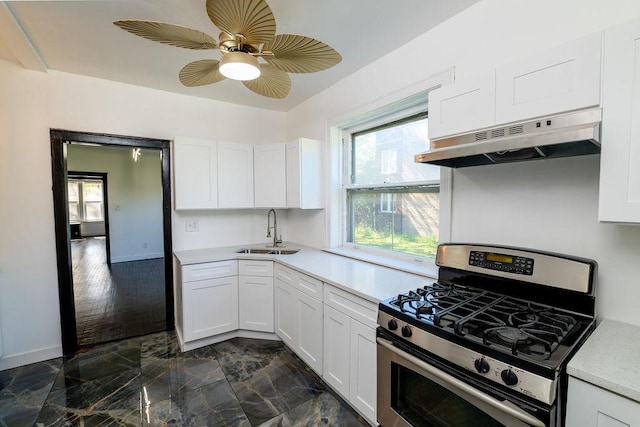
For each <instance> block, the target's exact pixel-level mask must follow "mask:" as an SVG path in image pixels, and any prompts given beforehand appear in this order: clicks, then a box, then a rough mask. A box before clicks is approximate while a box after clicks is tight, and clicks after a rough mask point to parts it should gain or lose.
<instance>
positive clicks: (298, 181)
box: [286, 138, 323, 209]
mask: <svg viewBox="0 0 640 427" xmlns="http://www.w3.org/2000/svg"><path fill="white" fill-rule="evenodd" d="M286 169H287V207H288V208H300V209H320V208H322V207H323V203H322V200H323V199H322V197H323V194H322V143H321V142H320V141H316V140H313V139H308V138H299V139H297V140H295V141H292V142H289V143H287V168H286Z"/></svg>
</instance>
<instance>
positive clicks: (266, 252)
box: [236, 249, 273, 254]
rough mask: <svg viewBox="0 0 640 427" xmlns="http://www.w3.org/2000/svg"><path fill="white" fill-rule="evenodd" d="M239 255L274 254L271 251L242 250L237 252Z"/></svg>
mask: <svg viewBox="0 0 640 427" xmlns="http://www.w3.org/2000/svg"><path fill="white" fill-rule="evenodd" d="M236 253H238V254H272V253H273V251H272V250H271V249H240V250H239V251H236Z"/></svg>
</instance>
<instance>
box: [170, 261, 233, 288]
mask: <svg viewBox="0 0 640 427" xmlns="http://www.w3.org/2000/svg"><path fill="white" fill-rule="evenodd" d="M237 275H238V261H236V260H232V261H216V262H206V263H202V264H192V265H185V266H184V267H182V282H183V283H186V282H195V281H198V280H207V279H215V278H217V277H227V276H237Z"/></svg>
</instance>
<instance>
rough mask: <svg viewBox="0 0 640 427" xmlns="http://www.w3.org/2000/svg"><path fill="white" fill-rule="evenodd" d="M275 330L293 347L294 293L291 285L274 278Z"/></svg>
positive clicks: (295, 324) (294, 333) (294, 337)
mask: <svg viewBox="0 0 640 427" xmlns="http://www.w3.org/2000/svg"><path fill="white" fill-rule="evenodd" d="M275 299H276V301H275V309H276V312H275V330H276V335H278V336H279V337H280V339H281V340H282V341H284V343H285V344H287V345H288V346H289V347H290V348H292V349H295V348H296V345H295V340H296V338H297V335H298V333H297V330H296V326H297V323H296V295H295V290H294V289H293V287H291V285H289V284H287V283H285V282H283V281H282V280H280V279H275Z"/></svg>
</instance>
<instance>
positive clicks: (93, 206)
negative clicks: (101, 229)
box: [84, 202, 102, 221]
mask: <svg viewBox="0 0 640 427" xmlns="http://www.w3.org/2000/svg"><path fill="white" fill-rule="evenodd" d="M84 220H85V221H102V202H86V203H85V204H84Z"/></svg>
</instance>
